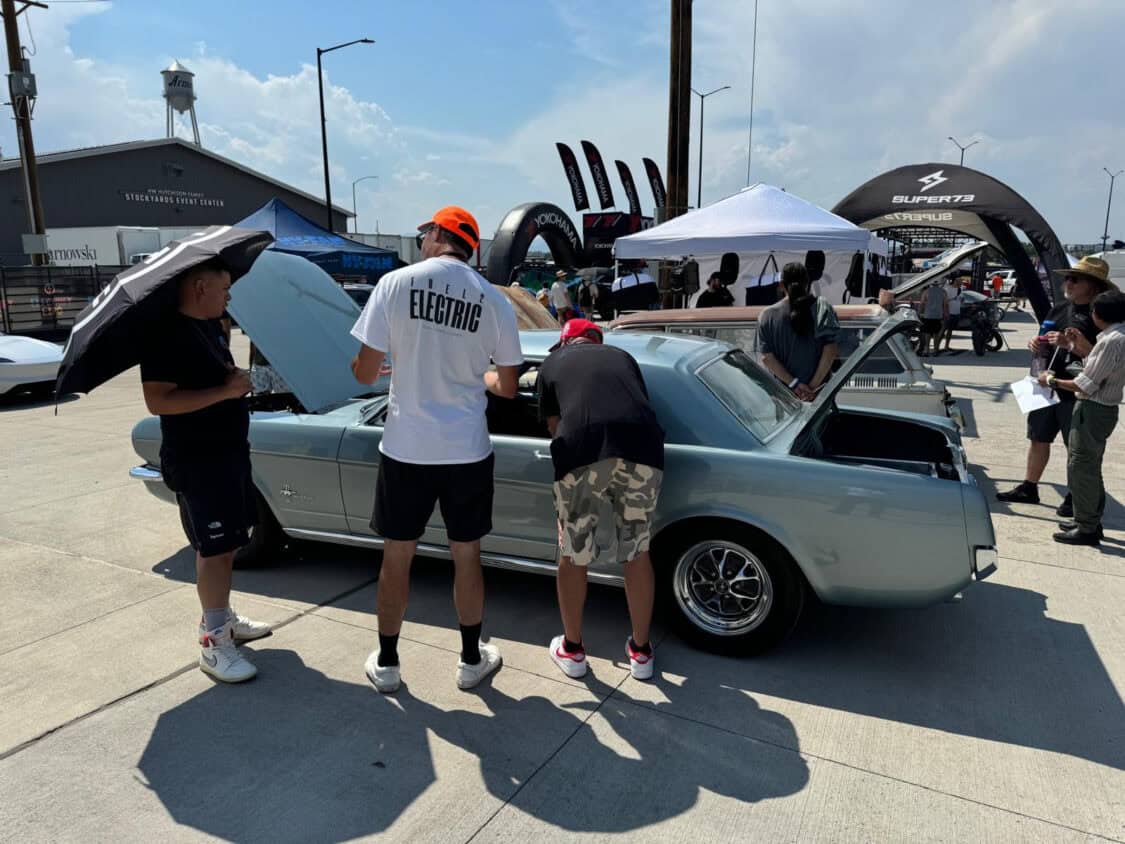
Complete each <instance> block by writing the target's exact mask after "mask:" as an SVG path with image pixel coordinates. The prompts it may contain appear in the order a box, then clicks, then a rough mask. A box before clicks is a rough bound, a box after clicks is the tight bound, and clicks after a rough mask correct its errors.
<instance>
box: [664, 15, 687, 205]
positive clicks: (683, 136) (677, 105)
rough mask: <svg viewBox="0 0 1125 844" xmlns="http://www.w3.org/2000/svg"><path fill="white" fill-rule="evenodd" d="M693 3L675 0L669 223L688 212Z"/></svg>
mask: <svg viewBox="0 0 1125 844" xmlns="http://www.w3.org/2000/svg"><path fill="white" fill-rule="evenodd" d="M691 3H692V0H671V6H672V27H671V35H672V37H671V61H670V64H669V74H668V200H667V208H666V219H671V218H672V217H678V216H679V215H680V214H683V213H684V212H686V211H687V210H688V169H689V165H688V155H689V151H690V145H691V140H690V134H689V133H690V131H691Z"/></svg>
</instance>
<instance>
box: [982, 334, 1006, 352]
mask: <svg viewBox="0 0 1125 844" xmlns="http://www.w3.org/2000/svg"><path fill="white" fill-rule="evenodd" d="M984 347H985V348H986V349H988V351H990V352H998V351H1000V350H1001V349H1002V348H1004V338H1003V337H1002V336H1001V335H1000V332H999V331H993V332H992V334H991V335H989V338H988V342H986V343H985V344H984Z"/></svg>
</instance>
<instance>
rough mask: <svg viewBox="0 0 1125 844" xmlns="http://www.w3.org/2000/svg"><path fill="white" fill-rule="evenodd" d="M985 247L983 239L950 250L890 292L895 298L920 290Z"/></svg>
mask: <svg viewBox="0 0 1125 844" xmlns="http://www.w3.org/2000/svg"><path fill="white" fill-rule="evenodd" d="M987 248H988V244H987V243H985V242H984V241H983V240H978V241H976V242H975V243H970V244H968V245H966V246H962V247H961V248H960V249H958V250H957V251H956V252H951V253H950V254H948V255H946V256H945V258H944V260H942V262H941V263H940V264H936V265H934V266H933V267H930V269H928V270H926V271H925V272H924V273H918V275H915V276H911V277H910V280H909V281H907V282H904V283H903V284H900V285H899V286H898V287H896V288H894V289H893V290H892V291H891V293H893V294H894V295H895V298H896V299H897V298H898V297H900V296H906V295H908V294H910V293H913V292H914V291H916V290H920V289H922V288H923V287H925V286H926V285H927V284H929V283H930V282H931V281H933V280H934V279H935V278H941V277H942V276H944V275H947V274H948V273H949V271H950V270H952V269H953V268H954V267H956V266H957V265H958V264H960V263H961V262H962V261H964V260H965V259H966V258H972V257H973V256H974V255H976V254H977V253H978V252H983V251H984V250H985V249H987Z"/></svg>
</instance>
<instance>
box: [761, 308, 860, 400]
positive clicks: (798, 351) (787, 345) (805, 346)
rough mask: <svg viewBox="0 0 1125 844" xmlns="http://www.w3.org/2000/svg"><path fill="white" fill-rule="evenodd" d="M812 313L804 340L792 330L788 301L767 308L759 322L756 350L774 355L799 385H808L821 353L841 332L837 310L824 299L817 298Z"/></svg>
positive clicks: (814, 373)
mask: <svg viewBox="0 0 1125 844" xmlns="http://www.w3.org/2000/svg"><path fill="white" fill-rule="evenodd" d="M815 312H816V313H815V320H814V323H813V330H812V332H810V333H809V334H806V335H805V336H803V337H802V336H801V335H799V334H797V332H796V331H794V330H793V323H792V321H791V320H790V319H789V313H790V310H789V300H788V299H782V300H781V301H780V302H778V303H777V304H774V305H770V306H769V307H768V308H766V309H765V310H764V311H762V315H761V317H759V319H758V351H759V352H760V353H761V354H763V355H765V354H770V355H773V356H774V357H775V358H777V359H778V360H779V361H781V363H782V364H783V365H784V366H785V368H786V369H788V370H789V371H790V372H792V373H793V377H794V378H799V379H800V381H801V383H802V384H808V383H809V382H810V381H811V380H812V378H813V376H814V375H816V367H817V365H818V364H819V363H820V353H821V351H822V350H823V349H824V347H825V346H827V345H828V344H829V343H835V342H836V335H837V333H838V332H839V330H840V322H839V320H838V319H837V318H836V311H835V310H834V309H833V308H832V305H831V304H829V302H828V300H827V299H825V298H824V297H822V296H820V297H817V300H816V306H815Z"/></svg>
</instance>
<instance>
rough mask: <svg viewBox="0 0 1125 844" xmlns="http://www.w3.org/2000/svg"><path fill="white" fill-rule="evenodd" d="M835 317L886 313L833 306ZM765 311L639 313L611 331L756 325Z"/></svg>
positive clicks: (619, 321) (871, 308)
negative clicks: (723, 324) (733, 324)
mask: <svg viewBox="0 0 1125 844" xmlns="http://www.w3.org/2000/svg"><path fill="white" fill-rule="evenodd" d="M832 307H833V308H834V309H835V311H836V316H837V317H838V318H839V319H841V320H844V319H870V318H883V317H885V316H887V312H886V311H885V310H883V308H881V307H879V306H878V305H833V306H832ZM764 310H765V306H764V305H758V306H755V307H750V308H747V307H727V308H672V309H669V310H666V311H638V312H637V313H635V314H626V315H625V316H623V317H618V319H616V320H615V321H614V322H613V324H612V325H610V328H613V329H616V328H626V329H628V328H641V327H643V326H652V325H669V324H673V325H679V324H690V323H696V322H706V323H708V324H711V325H713V324H715V323H722V322H733V323H739V322H757V321H758V318H759V317H760V316H761V315H762V311H764Z"/></svg>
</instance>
